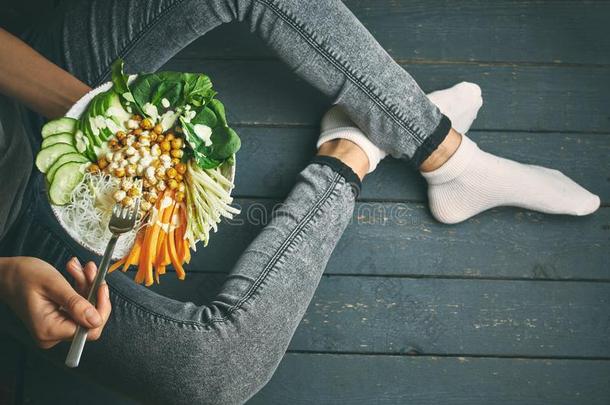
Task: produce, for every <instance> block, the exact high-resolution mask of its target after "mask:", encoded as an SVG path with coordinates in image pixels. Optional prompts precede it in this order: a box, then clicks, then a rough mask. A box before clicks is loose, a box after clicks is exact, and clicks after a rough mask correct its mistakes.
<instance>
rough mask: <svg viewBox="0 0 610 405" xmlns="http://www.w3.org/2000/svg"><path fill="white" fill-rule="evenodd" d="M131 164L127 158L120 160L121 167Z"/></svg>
mask: <svg viewBox="0 0 610 405" xmlns="http://www.w3.org/2000/svg"><path fill="white" fill-rule="evenodd" d="M128 164H129V162H128V161H127V160H126V159H123V160H121V161H120V162H119V167H125V166H127V165H128Z"/></svg>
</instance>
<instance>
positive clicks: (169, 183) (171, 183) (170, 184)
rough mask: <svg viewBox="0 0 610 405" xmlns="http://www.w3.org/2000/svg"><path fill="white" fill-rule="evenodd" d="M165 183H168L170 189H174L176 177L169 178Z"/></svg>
mask: <svg viewBox="0 0 610 405" xmlns="http://www.w3.org/2000/svg"><path fill="white" fill-rule="evenodd" d="M167 185H168V187H169V189H170V190H175V189H177V188H178V182H177V181H176V179H170V180H169V181H168V182H167Z"/></svg>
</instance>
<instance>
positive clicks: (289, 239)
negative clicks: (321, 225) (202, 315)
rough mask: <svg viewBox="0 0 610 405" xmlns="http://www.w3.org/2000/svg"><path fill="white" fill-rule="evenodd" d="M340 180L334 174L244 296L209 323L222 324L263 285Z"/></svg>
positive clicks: (336, 174) (338, 176)
mask: <svg viewBox="0 0 610 405" xmlns="http://www.w3.org/2000/svg"><path fill="white" fill-rule="evenodd" d="M342 178H343V177H342V176H341V175H340V174H339V173H335V175H334V176H333V178H332V180H331V183H330V185H329V186H328V188H327V189H326V191H325V192H324V194H323V195H322V197H320V199H319V200H318V202H317V203H316V204H315V205H314V206H313V207H312V208H311V209H310V210H309V212H307V214H305V216H304V217H303V219H302V220H301V221H300V222H299V223H298V224H297V226H296V228H294V229H293V230H292V232H290V234H289V235H288V237H287V238H286V239H285V240H284V242H282V244H281V245H280V247H279V248H278V250H277V251H276V252H275V254H274V255H273V256H272V257H271V259H270V260H269V262H267V265H266V266H265V267H264V268H263V271H262V272H261V273H260V274H259V275H258V277H257V278H256V280H255V281H254V283H252V285H251V286H250V288H249V289H248V291H246V293H245V294H244V296H243V297H241V298H240V299H239V301H237V303H235V304H234V305H232V306H231V307H229V309H227V313H226V315H223V316H220V317H215V318H210V322H224V321H225V320H227V319H228V317H229V316H230V315H231V314H232V313H233V312H235V311H236V310H238V309H240V308H241V307H242V306H243V305H244V304H245V303H246V302H247V301H248V300H249V299H250V297H252V295H253V294H254V293H255V292H256V290H258V288H259V286H260V285H261V284H262V283H263V281H265V279H266V278H267V275H268V274H269V272H270V271H271V269H272V268H274V267H275V265H276V264H277V262H278V261H279V259H280V258H281V257H282V256H283V255H284V253H285V252H286V250H287V249H288V248H289V247H290V245H292V243H293V242H294V240H295V239H296V237H297V235H298V234H299V233H300V232H301V231H302V230H303V228H305V227H306V226H307V225H308V224H309V222H310V221H311V219H312V218H313V217H314V215H315V214H316V212H318V210H319V208H320V207H321V206H322V205H323V204H324V203H325V202H326V201H327V200H328V198H329V197H330V196H331V194H332V192H333V190H334V189H335V186H336V185H337V183H338V182H339V180H340V179H342Z"/></svg>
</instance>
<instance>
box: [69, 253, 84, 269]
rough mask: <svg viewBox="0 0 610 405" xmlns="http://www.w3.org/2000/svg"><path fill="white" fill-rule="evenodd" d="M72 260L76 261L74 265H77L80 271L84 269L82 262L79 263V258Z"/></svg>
mask: <svg viewBox="0 0 610 405" xmlns="http://www.w3.org/2000/svg"><path fill="white" fill-rule="evenodd" d="M72 260H74V264H76V265H77V266H78V268H79V269H81V270H82V269H83V266H82V265H81V264H80V261H78V257H76V256H74V257H73V258H72Z"/></svg>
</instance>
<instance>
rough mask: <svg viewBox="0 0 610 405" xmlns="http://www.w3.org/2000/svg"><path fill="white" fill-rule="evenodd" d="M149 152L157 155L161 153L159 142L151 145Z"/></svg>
mask: <svg viewBox="0 0 610 405" xmlns="http://www.w3.org/2000/svg"><path fill="white" fill-rule="evenodd" d="M150 154H151V155H152V156H159V155H161V148H160V147H159V144H158V143H156V144H154V145H153V146H152V148H150Z"/></svg>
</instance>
